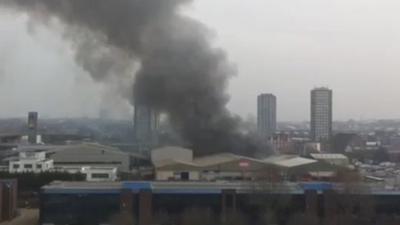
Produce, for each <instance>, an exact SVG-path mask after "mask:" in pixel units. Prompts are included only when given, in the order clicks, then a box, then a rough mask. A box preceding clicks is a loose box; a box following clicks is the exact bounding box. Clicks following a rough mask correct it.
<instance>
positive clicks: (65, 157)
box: [50, 143, 140, 172]
mask: <svg viewBox="0 0 400 225" xmlns="http://www.w3.org/2000/svg"><path fill="white" fill-rule="evenodd" d="M137 157H139V158H140V156H136V158H137ZM50 158H51V159H53V160H54V166H55V168H56V169H62V168H69V167H85V166H92V167H115V168H117V169H118V171H121V172H130V171H131V170H132V165H131V163H132V160H134V158H135V157H134V156H133V155H132V154H130V153H126V152H122V151H120V150H119V149H116V148H113V147H109V146H105V145H100V144H96V143H82V144H77V145H63V146H57V147H55V148H54V149H53V150H52V152H51V153H50Z"/></svg>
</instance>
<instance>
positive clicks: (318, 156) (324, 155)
mask: <svg viewBox="0 0 400 225" xmlns="http://www.w3.org/2000/svg"><path fill="white" fill-rule="evenodd" d="M310 155H311V157H313V158H314V159H348V158H347V156H345V155H343V154H337V153H318V154H317V153H313V154H310Z"/></svg>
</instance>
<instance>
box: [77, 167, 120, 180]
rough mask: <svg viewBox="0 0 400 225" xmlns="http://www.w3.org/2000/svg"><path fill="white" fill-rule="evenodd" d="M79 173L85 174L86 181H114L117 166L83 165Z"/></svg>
mask: <svg viewBox="0 0 400 225" xmlns="http://www.w3.org/2000/svg"><path fill="white" fill-rule="evenodd" d="M81 173H82V174H85V176H86V180H87V181H92V182H99V181H116V180H117V178H118V177H117V168H115V167H83V168H82V169H81Z"/></svg>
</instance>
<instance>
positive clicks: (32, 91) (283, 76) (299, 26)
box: [0, 0, 400, 121]
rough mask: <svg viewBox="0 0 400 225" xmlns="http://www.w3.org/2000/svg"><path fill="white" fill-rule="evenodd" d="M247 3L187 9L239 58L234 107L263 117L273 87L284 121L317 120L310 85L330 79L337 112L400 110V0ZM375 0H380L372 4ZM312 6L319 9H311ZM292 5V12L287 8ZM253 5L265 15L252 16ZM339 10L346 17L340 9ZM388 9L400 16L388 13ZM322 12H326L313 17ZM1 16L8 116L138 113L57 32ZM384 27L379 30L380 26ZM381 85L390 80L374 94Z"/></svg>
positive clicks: (2, 89) (366, 115)
mask: <svg viewBox="0 0 400 225" xmlns="http://www.w3.org/2000/svg"><path fill="white" fill-rule="evenodd" d="M241 4H242V2H241V1H238V0H231V1H229V2H228V1H227V0H221V1H211V0H204V1H197V2H194V5H193V6H191V7H188V8H185V10H184V11H185V14H187V15H189V16H191V17H195V18H198V19H199V20H200V21H201V22H203V23H205V24H206V25H207V26H209V27H210V29H211V30H212V31H211V33H213V34H214V35H213V36H214V37H215V38H214V42H215V46H221V47H222V48H223V49H224V50H226V51H227V55H228V56H229V59H230V61H231V62H232V64H235V65H236V68H237V76H235V77H234V78H233V79H232V80H231V82H230V83H229V84H228V87H229V90H228V93H229V94H230V96H231V99H230V102H229V103H228V108H229V109H230V110H231V111H232V113H234V114H239V115H241V116H242V117H244V118H246V117H247V116H248V115H249V114H252V115H256V103H255V102H254V101H253V99H254V98H255V97H256V96H257V94H258V93H262V92H265V91H268V92H272V93H274V94H275V95H276V96H278V97H279V99H280V104H279V106H278V112H279V116H278V121H307V120H308V115H309V107H308V90H309V89H311V88H313V87H314V86H321V85H322V86H328V87H329V88H332V89H334V90H335V99H336V101H335V105H334V114H335V119H337V120H341V121H343V120H348V119H356V120H358V119H396V118H400V115H399V114H398V113H397V102H399V101H400V90H399V89H398V87H397V86H398V85H397V84H398V78H397V77H398V76H397V74H396V73H397V71H399V70H400V68H399V66H398V65H397V63H396V62H395V60H393V59H396V58H397V57H398V55H399V54H400V52H399V51H398V50H397V48H388V46H392V45H393V46H397V45H396V43H397V42H396V38H395V37H397V35H398V32H397V30H394V29H391V26H392V25H393V24H394V23H395V22H396V21H397V20H399V19H400V18H399V17H398V16H397V15H396V13H395V11H393V9H396V8H397V7H398V6H399V5H398V4H399V3H391V4H394V5H391V4H384V3H380V2H379V1H373V0H367V1H364V2H363V3H354V2H341V1H334V2H330V3H329V4H328V3H327V5H324V4H319V3H318V1H316V0H309V1H307V2H306V3H304V5H301V4H300V5H299V4H297V3H290V4H289V2H288V1H279V2H277V1H273V2H265V1H260V0H255V1H254V2H253V4H250V5H247V6H246V7H239V6H241ZM371 4H375V5H376V6H377V7H374V8H373V9H372V8H369V5H371ZM288 5H289V6H291V7H287V6H288ZM311 5H313V6H315V7H316V8H314V9H315V10H312V11H310V10H308V9H307V6H311ZM266 6H268V7H266ZM359 7H361V8H363V9H366V10H365V11H362V10H356V11H357V15H358V17H357V18H360V19H362V20H363V21H367V22H368V23H369V22H371V18H370V17H369V14H368V13H367V12H370V11H373V12H374V13H375V15H377V18H378V19H379V20H378V21H379V22H374V23H369V24H371V26H365V27H364V26H363V27H360V26H358V25H359V24H358V20H356V19H354V16H353V14H352V13H350V12H351V9H357V8H359ZM310 8H312V7H310ZM288 9H292V10H289V12H288V13H284V12H286V10H288ZM345 9H348V10H349V11H346V10H345ZM368 10H369V11H368ZM249 12H253V13H252V15H254V16H255V17H256V18H257V20H255V19H254V18H248V17H245V16H243V15H248V14H249ZM266 12H270V13H266ZM321 12H325V13H321ZM267 14H270V16H266V15H267ZM325 14H326V15H325ZM337 14H340V15H342V16H341V17H335V15H337ZM387 14H389V15H392V14H393V17H394V18H395V19H393V20H387V19H385V18H386V16H385V15H387ZM222 15H232V16H222ZM233 15H236V16H233ZM316 16H318V18H319V20H314V19H313V18H315V17H316ZM0 17H1V21H0V27H1V30H2V34H3V35H2V37H0V50H1V51H2V52H3V53H4V54H3V58H2V60H1V61H2V62H1V66H0V68H1V69H0V74H1V75H0V81H1V82H0V104H2V105H7V107H6V108H5V110H2V112H0V117H1V118H5V117H24V115H25V113H26V112H27V111H32V110H34V111H39V112H41V115H42V116H49V117H85V116H87V117H97V116H98V114H99V112H100V111H104V112H105V111H109V112H107V113H105V114H106V115H111V117H112V118H124V119H130V118H131V117H132V114H133V109H132V108H131V106H130V104H129V103H127V102H125V101H121V99H120V98H119V97H118V95H116V96H117V97H115V96H114V97H113V98H112V99H110V98H111V97H110V96H111V95H112V94H113V93H114V92H115V90H114V89H111V90H110V89H106V88H105V87H104V85H101V84H98V83H96V82H93V80H91V79H90V77H88V75H87V73H86V72H85V71H84V70H82V69H81V68H79V66H78V65H76V64H75V62H74V58H73V57H72V53H71V49H70V48H69V46H68V45H67V44H65V41H64V40H63V39H62V37H61V35H60V34H59V33H58V31H57V30H56V31H54V30H51V29H49V28H47V27H43V26H38V25H32V24H31V23H29V22H28V21H27V18H26V16H23V15H21V16H15V15H14V14H12V13H7V12H4V13H2V15H1V16H0ZM290 18H296V20H291V19H290ZM271 21H272V22H271ZM295 21H296V22H295ZM343 21H347V22H348V23H346V24H344V23H343ZM374 21H375V20H374ZM237 24H239V25H243V26H241V27H243V29H244V31H243V32H237V29H238V26H237ZM246 24H253V25H254V26H244V25H246ZM376 30H379V31H380V32H378V33H379V35H378V33H376V32H373V31H376ZM355 31H357V32H355ZM328 34H329V35H328ZM372 34H373V35H372ZM376 35H378V36H376ZM360 37H363V38H362V40H363V41H362V42H360V41H359V40H360ZM388 49H390V51H389V50H388ZM386 50H387V51H386ZM367 53H368V54H367ZM369 53H373V54H369ZM19 65H23V66H19ZM27 74H30V75H29V76H27ZM355 83H356V84H359V85H358V86H357V90H358V91H357V92H354V90H353V89H354V87H353V84H355ZM127 84H129V82H127ZM376 84H381V85H382V86H385V88H384V89H382V90H380V91H379V92H376V93H375V94H374V95H371V94H370V90H373V89H374V88H377V87H376ZM41 85H45V86H46V88H45V89H44V88H42V86H41ZM21 89H22V90H24V92H21V91H20V90H21ZM10 97H12V101H10ZM10 102H12V103H10ZM60 102H62V103H63V104H60ZM54 106H57V107H54ZM293 107H295V108H296V110H293Z"/></svg>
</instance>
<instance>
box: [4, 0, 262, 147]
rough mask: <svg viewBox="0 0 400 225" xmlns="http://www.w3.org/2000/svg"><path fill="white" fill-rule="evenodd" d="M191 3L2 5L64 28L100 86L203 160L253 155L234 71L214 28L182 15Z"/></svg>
mask: <svg viewBox="0 0 400 225" xmlns="http://www.w3.org/2000/svg"><path fill="white" fill-rule="evenodd" d="M190 2H191V1H189V0H0V4H1V5H2V6H3V7H5V8H7V9H12V10H15V11H16V12H23V13H26V14H27V15H29V16H30V20H31V21H33V22H38V23H40V24H45V25H48V26H52V24H54V23H56V24H59V25H61V26H62V31H63V37H64V38H65V39H66V40H68V41H70V43H71V44H72V45H71V46H72V47H73V50H74V51H75V59H76V62H77V63H78V64H79V65H80V66H81V67H82V68H83V69H85V70H86V71H88V72H89V73H90V74H91V76H92V77H93V79H94V80H96V81H99V82H103V83H109V84H110V85H116V86H117V87H120V93H119V94H120V95H121V96H123V97H125V98H126V99H128V100H130V101H132V100H134V101H140V102H141V103H145V104H147V105H148V106H150V107H152V108H155V109H157V110H159V111H161V112H164V113H166V114H168V117H169V119H170V120H171V123H172V124H173V125H174V127H175V129H176V130H177V131H178V132H179V133H180V135H181V136H182V137H183V138H184V139H185V140H186V141H187V142H188V143H189V144H190V145H191V147H192V148H193V149H194V150H195V153H196V154H207V153H213V152H222V151H229V152H236V153H242V154H251V153H253V152H255V151H256V150H258V148H259V147H260V145H259V143H257V142H256V141H254V140H253V139H252V138H249V137H248V136H247V135H244V134H243V133H242V132H241V131H240V128H239V127H240V126H239V123H240V120H239V119H238V118H236V117H234V116H232V115H231V114H230V113H229V112H228V110H227V108H226V104H227V102H228V100H229V96H228V95H227V93H226V86H227V81H228V79H229V77H231V76H232V75H234V72H235V71H234V69H232V66H231V65H230V64H229V63H228V62H227V59H226V55H225V53H224V52H223V51H222V50H221V49H218V48H214V47H212V46H211V45H210V42H209V35H210V32H209V31H208V30H207V28H206V27H205V26H203V25H202V24H201V23H199V22H197V21H195V20H193V19H191V18H188V17H186V16H184V15H182V14H180V13H179V11H180V10H181V7H182V6H184V5H185V4H187V3H190ZM133 74H135V75H134V76H133ZM132 80H133V82H132ZM132 85H133V88H132ZM132 90H133V93H132ZM132 94H133V96H134V99H132V97H131V96H132Z"/></svg>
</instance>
